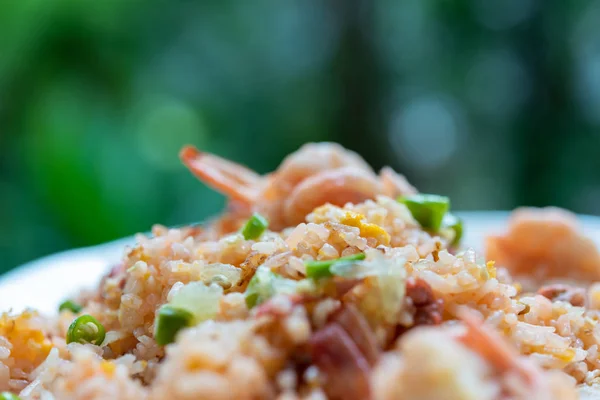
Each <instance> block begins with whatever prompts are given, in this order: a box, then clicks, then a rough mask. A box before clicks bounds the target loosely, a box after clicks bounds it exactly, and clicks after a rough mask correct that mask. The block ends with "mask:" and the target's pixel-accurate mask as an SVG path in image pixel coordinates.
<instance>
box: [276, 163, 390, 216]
mask: <svg viewBox="0 0 600 400" xmlns="http://www.w3.org/2000/svg"><path fill="white" fill-rule="evenodd" d="M380 192H381V187H380V185H379V182H378V181H377V178H376V176H375V175H374V174H371V173H369V172H367V171H364V170H361V169H358V168H356V167H345V168H339V169H334V170H331V171H325V172H322V173H319V174H316V175H313V176H311V177H309V178H306V179H305V180H304V181H302V182H301V183H300V184H298V186H296V187H295V188H294V190H293V191H292V193H291V194H290V195H289V197H288V199H287V200H286V201H285V203H284V204H285V205H284V215H285V219H286V221H287V222H288V223H291V224H298V223H300V222H302V221H304V218H305V217H306V215H308V214H310V212H311V211H312V210H314V209H315V208H317V207H318V206H320V205H323V204H326V203H331V204H333V205H336V206H343V205H344V204H346V203H355V204H356V203H360V202H363V201H365V200H367V199H370V198H373V197H374V195H376V194H377V193H380Z"/></svg>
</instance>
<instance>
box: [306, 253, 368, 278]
mask: <svg viewBox="0 0 600 400" xmlns="http://www.w3.org/2000/svg"><path fill="white" fill-rule="evenodd" d="M364 259H365V254H364V253H358V254H353V255H351V256H346V257H341V258H336V259H334V260H321V261H318V260H316V261H307V262H306V263H305V266H306V276H307V277H309V278H312V279H320V278H327V277H330V276H332V275H333V273H332V272H331V266H332V265H334V264H338V263H347V262H352V261H360V260H364Z"/></svg>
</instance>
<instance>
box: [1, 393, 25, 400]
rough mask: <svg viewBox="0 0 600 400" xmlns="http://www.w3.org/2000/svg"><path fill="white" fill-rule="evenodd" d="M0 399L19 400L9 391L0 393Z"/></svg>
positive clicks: (19, 399)
mask: <svg viewBox="0 0 600 400" xmlns="http://www.w3.org/2000/svg"><path fill="white" fill-rule="evenodd" d="M0 400H21V398H20V397H19V396H17V395H16V394H12V393H11V392H2V393H0Z"/></svg>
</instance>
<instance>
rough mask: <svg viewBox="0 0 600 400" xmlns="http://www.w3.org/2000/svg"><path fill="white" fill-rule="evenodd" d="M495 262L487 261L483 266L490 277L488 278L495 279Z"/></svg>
mask: <svg viewBox="0 0 600 400" xmlns="http://www.w3.org/2000/svg"><path fill="white" fill-rule="evenodd" d="M495 265H496V262H495V261H488V262H487V263H486V264H485V266H486V268H487V271H488V274H489V275H490V278H495V277H496V267H495Z"/></svg>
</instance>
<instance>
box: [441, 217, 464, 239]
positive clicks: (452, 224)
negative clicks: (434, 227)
mask: <svg viewBox="0 0 600 400" xmlns="http://www.w3.org/2000/svg"><path fill="white" fill-rule="evenodd" d="M442 226H443V227H445V228H450V229H452V230H453V231H454V238H453V239H452V243H451V245H452V246H456V245H458V244H459V243H460V240H461V239H462V237H463V221H462V219H460V218H458V217H457V216H456V215H454V214H452V213H446V215H444V219H443V220H442Z"/></svg>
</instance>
